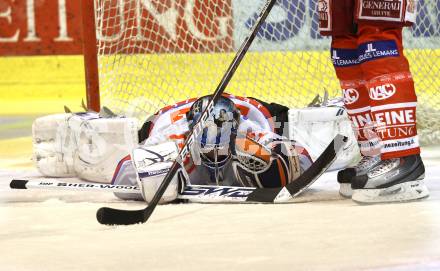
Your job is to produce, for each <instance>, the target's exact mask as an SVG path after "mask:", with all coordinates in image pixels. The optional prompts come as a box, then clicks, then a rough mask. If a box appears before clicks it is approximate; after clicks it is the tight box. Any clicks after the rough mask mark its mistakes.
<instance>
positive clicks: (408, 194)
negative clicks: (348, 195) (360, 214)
mask: <svg viewBox="0 0 440 271" xmlns="http://www.w3.org/2000/svg"><path fill="white" fill-rule="evenodd" d="M424 176H425V167H424V165H423V162H422V159H421V157H420V155H411V156H406V157H401V158H393V159H388V160H383V161H380V162H379V163H378V164H377V165H376V166H375V167H373V168H371V169H370V170H369V171H368V172H367V173H365V174H363V175H357V176H355V177H353V179H352V183H351V188H352V189H353V194H352V199H353V201H355V202H358V203H383V202H403V201H410V200H416V199H422V198H426V197H428V196H429V192H428V189H427V187H426V186H425V184H424V182H423V180H422V179H423V178H424Z"/></svg>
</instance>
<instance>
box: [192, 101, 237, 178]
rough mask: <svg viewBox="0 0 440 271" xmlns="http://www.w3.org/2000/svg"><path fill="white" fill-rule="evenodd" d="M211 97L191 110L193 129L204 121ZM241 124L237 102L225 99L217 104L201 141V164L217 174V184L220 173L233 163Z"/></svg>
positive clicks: (199, 145) (198, 140) (207, 122)
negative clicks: (200, 121) (233, 153)
mask: <svg viewBox="0 0 440 271" xmlns="http://www.w3.org/2000/svg"><path fill="white" fill-rule="evenodd" d="M211 97H212V96H204V97H202V98H200V99H198V100H197V101H195V102H194V104H193V105H192V106H191V108H190V110H189V112H188V113H187V115H186V118H187V120H188V123H189V128H190V129H192V128H193V127H194V125H195V124H196V123H197V121H198V120H199V119H200V117H201V115H202V113H203V111H204V110H205V109H206V107H207V105H208V103H209V100H210V99H211ZM239 122H240V111H239V110H238V109H237V107H236V106H235V104H234V102H232V101H231V99H229V98H227V97H224V96H221V97H220V98H219V99H218V101H217V102H216V103H215V105H214V110H213V114H211V115H210V116H209V118H208V119H207V121H206V125H205V127H204V128H203V132H202V134H201V135H200V136H199V137H198V138H197V143H198V144H197V145H198V147H199V153H200V160H201V164H202V165H204V166H206V167H208V168H209V169H211V170H213V171H214V172H215V173H216V174H215V178H216V180H217V178H218V171H219V170H220V169H221V168H222V167H224V166H225V164H226V163H227V162H228V161H229V160H230V159H231V156H232V152H233V151H234V147H233V144H234V143H235V137H236V135H237V128H238V125H239ZM196 159H197V158H196ZM196 159H194V160H196Z"/></svg>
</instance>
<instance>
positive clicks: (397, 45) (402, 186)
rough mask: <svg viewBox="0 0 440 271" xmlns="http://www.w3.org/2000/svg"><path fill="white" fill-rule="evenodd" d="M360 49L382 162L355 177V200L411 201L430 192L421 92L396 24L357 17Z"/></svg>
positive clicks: (366, 201) (400, 26)
mask: <svg viewBox="0 0 440 271" xmlns="http://www.w3.org/2000/svg"><path fill="white" fill-rule="evenodd" d="M358 26H359V29H358V53H359V58H358V59H359V63H360V66H361V68H362V73H363V76H364V80H365V82H366V87H367V89H368V94H369V99H370V106H371V116H372V119H373V122H374V125H375V132H376V133H377V135H378V137H379V138H380V139H381V149H380V150H381V162H380V163H379V164H378V165H377V166H375V167H374V168H372V169H371V170H369V171H368V172H367V173H366V174H364V175H361V176H357V177H355V178H354V180H353V182H352V188H353V189H354V191H353V196H352V199H353V200H354V201H357V202H361V203H374V202H395V201H408V200H415V199H420V198H424V197H427V196H428V195H429V193H428V190H427V188H426V186H425V185H424V183H423V181H422V180H421V179H423V178H424V174H425V168H424V166H423V162H422V160H421V158H420V148H419V143H418V137H417V129H416V106H417V97H416V93H415V89H414V81H413V79H412V76H411V72H410V70H409V63H408V61H407V59H406V57H405V55H404V52H403V45H402V28H403V25H399V24H396V23H390V24H387V23H382V24H377V23H376V22H370V21H359V24H358Z"/></svg>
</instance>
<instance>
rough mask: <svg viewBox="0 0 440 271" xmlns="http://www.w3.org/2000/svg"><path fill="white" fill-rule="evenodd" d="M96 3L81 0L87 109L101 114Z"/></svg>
mask: <svg viewBox="0 0 440 271" xmlns="http://www.w3.org/2000/svg"><path fill="white" fill-rule="evenodd" d="M94 1H95V0H81V19H82V37H83V55H84V73H85V82H86V99H87V109H89V110H93V111H95V112H99V111H100V107H101V105H100V96H99V70H98V50H97V45H98V43H97V40H96V20H95V8H94ZM92 26H93V27H92Z"/></svg>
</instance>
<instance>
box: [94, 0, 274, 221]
mask: <svg viewBox="0 0 440 271" xmlns="http://www.w3.org/2000/svg"><path fill="white" fill-rule="evenodd" d="M275 2H276V0H267V2H266V4H265V5H264V7H263V9H262V10H261V12H260V14H259V16H258V19H257V21H256V22H255V25H254V26H253V27H252V29H251V31H250V34H249V35H248V36H247V37H246V39H245V40H244V42H243V44H242V45H241V47H240V49H239V50H238V52H237V54H236V55H235V57H234V59H233V60H232V62H231V64H230V65H229V67H228V70H227V71H226V73H225V74H224V76H223V78H222V80H221V81H220V83H219V85H218V86H217V88H216V90H215V92H214V94H213V95H212V98H211V100H210V101H209V103H208V105H207V107H206V109H205V111H203V113H202V115H201V117H200V119H199V121H198V122H197V123H196V124H195V125H194V128H193V129H192V130H191V131H190V132H189V135H188V137H187V139H186V140H185V143H184V146H183V148H182V149H181V150H180V152H179V155H178V159H176V161H174V163H173V165H172V166H171V168H170V171H168V173H167V175H166V176H165V178H164V180H163V181H162V183H161V185H160V186H159V188H158V189H157V191H156V194H154V196H153V199H152V200H151V202H150V203H149V204H148V206H147V207H146V208H144V209H141V210H119V209H113V208H109V207H102V208H100V209H99V210H98V211H97V213H96V218H97V220H98V222H99V223H101V224H106V225H130V224H137V223H145V222H146V221H147V220H148V218H149V217H150V216H151V214H152V213H153V211H154V209H155V208H156V206H157V204H158V203H159V201H160V199H161V197H162V195H163V194H164V193H165V190H166V189H167V187H168V185H169V184H170V182H171V180H172V178H173V176H174V174H176V172H177V169H178V168H179V160H180V161H183V160H184V159H185V157H186V155H187V154H189V152H190V150H191V149H192V146H193V144H194V142H195V139H196V138H197V137H198V136H199V134H200V132H201V131H202V129H203V127H204V126H205V124H206V120H207V119H208V117H209V116H210V114H211V113H212V110H213V109H214V104H215V102H216V101H217V100H218V99H219V98H220V96H221V94H222V93H223V92H224V90H225V89H226V87H227V85H228V83H229V81H231V79H232V76H233V75H234V73H235V71H236V70H237V68H238V65H239V64H240V62H241V61H242V60H243V58H244V56H245V54H246V52H247V51H248V49H249V47H250V46H251V44H252V41H253V40H254V38H255V36H256V35H257V32H258V30H259V29H260V26H261V24H262V23H263V22H264V21H265V20H266V17H267V15H269V12H270V10H271V9H272V7H273V6H274V4H275Z"/></svg>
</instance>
